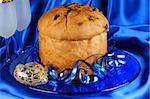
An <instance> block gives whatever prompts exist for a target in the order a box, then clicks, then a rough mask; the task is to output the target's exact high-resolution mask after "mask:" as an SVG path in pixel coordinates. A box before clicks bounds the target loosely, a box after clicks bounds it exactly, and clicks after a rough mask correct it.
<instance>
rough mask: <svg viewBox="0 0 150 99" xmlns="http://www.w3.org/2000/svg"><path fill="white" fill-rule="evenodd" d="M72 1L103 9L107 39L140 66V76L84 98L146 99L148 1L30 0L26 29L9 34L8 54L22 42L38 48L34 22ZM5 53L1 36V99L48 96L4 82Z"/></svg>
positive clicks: (148, 79)
mask: <svg viewBox="0 0 150 99" xmlns="http://www.w3.org/2000/svg"><path fill="white" fill-rule="evenodd" d="M72 2H78V3H81V4H88V5H90V6H93V7H97V8H99V9H100V10H102V11H103V13H104V15H105V16H106V17H107V18H108V20H109V23H110V31H109V32H108V40H110V39H115V40H116V41H117V42H116V47H117V48H119V49H122V50H126V51H128V52H130V53H131V54H132V55H133V56H134V57H135V58H136V59H137V60H138V61H139V63H140V65H141V68H142V69H141V73H140V75H139V76H138V77H137V78H136V79H135V80H134V81H133V82H132V83H130V84H129V85H126V86H124V87H122V88H119V89H117V90H114V91H112V92H109V93H105V94H104V95H101V94H100V93H96V94H89V95H83V96H84V98H87V97H89V98H91V99H96V98H100V97H101V98H106V97H107V98H127V99H128V98H135V99H137V98H138V99H143V98H148V97H149V96H148V94H149V90H148V89H149V86H150V74H149V45H150V42H149V41H150V35H149V32H150V24H149V23H150V22H149V19H150V17H149V9H148V7H149V0H30V3H31V11H32V20H31V23H30V25H29V26H28V28H26V29H25V30H23V31H22V32H18V31H16V33H15V34H14V35H13V36H12V37H11V39H10V41H9V42H10V43H9V47H10V55H14V54H15V53H16V52H17V51H18V50H19V46H20V44H23V47H24V48H26V47H28V46H31V45H32V46H35V47H38V30H37V23H38V20H39V18H40V17H41V16H42V14H43V13H44V12H46V11H47V10H49V9H51V8H53V7H55V6H58V5H61V4H65V3H72ZM19 33H21V36H22V37H23V39H22V41H21V40H20V39H19V36H18V35H19ZM21 42H22V43H21ZM5 56H6V45H5V39H4V38H2V37H0V99H2V98H4V97H5V98H6V97H7V98H11V99H12V98H15V99H16V98H48V97H49V96H46V95H42V94H36V93H31V92H30V91H27V90H23V89H20V88H19V86H17V85H16V86H12V85H11V80H10V82H6V81H5V80H3V79H1V76H4V75H3V74H2V71H1V70H2V67H3V64H2V63H1V62H2V60H3V59H4V58H5ZM131 69H132V66H131ZM6 72H8V71H6ZM133 72H134V71H133ZM5 76H7V75H5ZM8 78H9V77H8ZM83 96H82V95H80V96H79V97H82V98H83ZM79 97H78V98H79ZM57 98H58V97H57Z"/></svg>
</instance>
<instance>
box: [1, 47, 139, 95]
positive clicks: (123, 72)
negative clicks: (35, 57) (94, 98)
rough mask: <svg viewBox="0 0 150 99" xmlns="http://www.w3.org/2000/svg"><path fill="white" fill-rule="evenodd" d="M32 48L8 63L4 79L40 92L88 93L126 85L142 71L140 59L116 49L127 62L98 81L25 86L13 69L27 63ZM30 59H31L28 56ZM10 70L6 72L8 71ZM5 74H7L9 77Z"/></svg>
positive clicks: (4, 70)
mask: <svg viewBox="0 0 150 99" xmlns="http://www.w3.org/2000/svg"><path fill="white" fill-rule="evenodd" d="M31 50H32V49H30V50H29V51H28V52H26V53H24V54H21V55H19V56H17V58H15V59H14V60H12V61H10V62H9V63H7V64H6V65H5V66H4V67H3V69H2V73H3V75H1V76H2V77H1V78H2V79H5V80H7V81H8V82H11V83H12V84H13V83H14V84H16V83H17V84H18V85H19V86H20V88H26V89H28V90H31V91H34V92H39V93H43V94H69V95H70V94H88V93H95V92H106V91H110V90H114V89H117V88H119V87H122V86H125V85H127V84H129V83H131V82H132V81H133V80H134V79H135V78H136V77H137V76H138V74H139V73H140V69H141V67H140V64H139V63H138V61H137V60H136V59H135V58H134V57H133V56H132V55H130V54H129V53H128V52H126V51H123V50H119V49H116V50H114V52H113V53H115V54H118V53H119V54H123V55H125V56H126V59H125V60H126V64H125V65H123V66H122V67H119V68H116V69H115V70H114V71H115V72H113V73H112V74H111V75H109V76H106V77H103V78H102V79H98V81H97V82H94V83H89V84H83V83H69V84H65V83H62V82H60V81H56V82H55V83H56V86H53V85H49V84H45V85H39V86H34V87H33V86H25V85H22V84H20V83H19V82H17V81H16V80H15V79H14V77H13V71H14V69H15V67H16V65H17V64H20V63H22V64H25V63H26V62H27V57H29V56H30V54H31V53H30V51H31ZM28 61H31V60H30V59H29V58H28ZM8 70H9V72H6V71H8ZM5 75H7V77H9V78H7V77H6V76H5Z"/></svg>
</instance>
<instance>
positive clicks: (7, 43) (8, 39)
mask: <svg viewBox="0 0 150 99" xmlns="http://www.w3.org/2000/svg"><path fill="white" fill-rule="evenodd" d="M9 41H10V38H7V39H6V40H5V45H6V62H9V61H10V55H9Z"/></svg>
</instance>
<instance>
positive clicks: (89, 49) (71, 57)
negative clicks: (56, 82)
mask: <svg viewBox="0 0 150 99" xmlns="http://www.w3.org/2000/svg"><path fill="white" fill-rule="evenodd" d="M108 27H109V25H108V21H107V19H106V18H105V16H104V15H103V13H102V12H101V11H99V10H98V9H97V8H93V7H90V6H88V5H81V4H78V3H73V4H67V5H60V6H57V7H55V8H53V9H51V10H49V11H48V12H46V13H45V14H44V15H43V16H42V17H41V18H40V20H39V23H38V30H39V54H40V58H41V61H42V63H43V64H45V65H48V64H53V65H55V66H57V67H58V69H59V70H60V71H61V70H63V69H64V68H72V66H73V64H74V62H75V61H76V60H78V59H86V58H87V57H89V56H90V55H93V54H100V55H104V54H105V53H106V52H107V31H108ZM91 61H92V62H93V61H94V60H91Z"/></svg>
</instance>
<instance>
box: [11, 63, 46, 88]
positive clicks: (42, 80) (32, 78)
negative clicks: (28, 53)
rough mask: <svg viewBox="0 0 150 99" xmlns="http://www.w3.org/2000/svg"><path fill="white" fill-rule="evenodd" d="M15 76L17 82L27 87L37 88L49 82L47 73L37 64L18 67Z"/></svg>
mask: <svg viewBox="0 0 150 99" xmlns="http://www.w3.org/2000/svg"><path fill="white" fill-rule="evenodd" d="M13 74H14V77H15V79H16V80H17V81H19V82H20V83H22V84H25V85H30V86H37V85H42V84H46V83H47V82H48V74H47V72H46V71H45V70H44V67H43V66H42V65H41V64H39V63H36V62H30V63H27V64H25V65H23V64H19V65H17V66H16V68H15V70H14V73H13Z"/></svg>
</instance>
